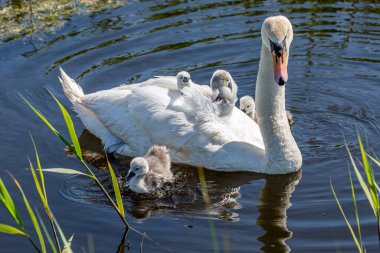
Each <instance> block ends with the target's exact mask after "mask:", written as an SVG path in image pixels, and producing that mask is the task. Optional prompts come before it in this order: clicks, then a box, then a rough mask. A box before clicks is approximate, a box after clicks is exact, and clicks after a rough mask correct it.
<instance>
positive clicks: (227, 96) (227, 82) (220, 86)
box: [210, 70, 237, 103]
mask: <svg viewBox="0 0 380 253" xmlns="http://www.w3.org/2000/svg"><path fill="white" fill-rule="evenodd" d="M210 86H211V88H212V91H213V93H214V95H215V98H214V100H225V101H227V102H229V103H235V102H236V100H237V85H236V83H235V81H234V79H232V76H231V74H230V73H228V71H225V70H217V71H215V72H214V74H213V75H212V77H211V80H210Z"/></svg>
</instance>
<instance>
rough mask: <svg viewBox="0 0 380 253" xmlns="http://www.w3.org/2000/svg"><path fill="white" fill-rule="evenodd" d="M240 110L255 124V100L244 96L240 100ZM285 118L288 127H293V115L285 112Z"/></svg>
mask: <svg viewBox="0 0 380 253" xmlns="http://www.w3.org/2000/svg"><path fill="white" fill-rule="evenodd" d="M239 101H240V110H242V111H243V112H244V113H245V114H247V115H248V117H250V118H251V119H253V120H254V121H255V122H256V123H257V118H256V106H255V100H254V99H253V97H251V96H244V97H241V98H240V100H239ZM286 117H287V118H288V123H289V126H291V125H293V123H294V121H293V115H292V113H291V112H290V111H286Z"/></svg>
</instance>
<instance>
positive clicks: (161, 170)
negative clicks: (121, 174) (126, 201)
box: [126, 145, 173, 193]
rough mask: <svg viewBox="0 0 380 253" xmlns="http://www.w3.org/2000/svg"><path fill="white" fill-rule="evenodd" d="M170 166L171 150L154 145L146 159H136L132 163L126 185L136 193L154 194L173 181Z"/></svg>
mask: <svg viewBox="0 0 380 253" xmlns="http://www.w3.org/2000/svg"><path fill="white" fill-rule="evenodd" d="M170 164H171V163H170V156H169V150H168V149H167V148H166V147H164V146H157V145H154V146H153V147H151V148H150V149H149V151H148V152H147V154H146V155H145V156H144V157H136V158H134V159H133V160H132V161H131V164H130V168H129V172H128V175H127V177H126V185H127V186H128V188H129V189H130V190H131V191H133V192H135V193H152V192H153V191H154V190H156V189H157V188H160V187H161V186H162V185H163V184H164V183H166V182H170V181H172V180H173V173H172V172H171V170H170V166H171V165H170Z"/></svg>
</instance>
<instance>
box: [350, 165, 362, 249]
mask: <svg viewBox="0 0 380 253" xmlns="http://www.w3.org/2000/svg"><path fill="white" fill-rule="evenodd" d="M348 174H349V175H350V186H351V195H352V202H354V210H355V217H356V227H357V229H358V235H359V243H360V247H361V248H362V249H363V248H364V247H363V240H362V232H361V227H360V219H359V212H358V206H357V203H356V195H355V188H354V184H353V182H352V176H351V171H350V170H348Z"/></svg>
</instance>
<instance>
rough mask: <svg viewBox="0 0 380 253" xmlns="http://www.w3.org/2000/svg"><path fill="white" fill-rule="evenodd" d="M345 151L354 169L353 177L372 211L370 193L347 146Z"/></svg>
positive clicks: (372, 205)
mask: <svg viewBox="0 0 380 253" xmlns="http://www.w3.org/2000/svg"><path fill="white" fill-rule="evenodd" d="M346 149H347V152H348V156H349V157H350V160H351V164H352V167H353V168H354V172H355V175H356V177H357V179H358V181H359V184H360V186H361V187H362V189H363V191H364V193H365V195H366V197H367V199H368V202H369V204H370V205H371V207H372V210H374V204H373V200H372V196H371V193H370V192H369V189H368V187H367V184H366V183H365V181H364V179H363V177H362V175H361V174H360V172H359V169H358V167H357V166H356V163H355V161H354V158H353V157H352V154H351V152H350V149H349V148H348V146H347V144H346ZM375 216H376V212H375Z"/></svg>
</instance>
